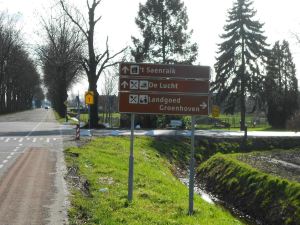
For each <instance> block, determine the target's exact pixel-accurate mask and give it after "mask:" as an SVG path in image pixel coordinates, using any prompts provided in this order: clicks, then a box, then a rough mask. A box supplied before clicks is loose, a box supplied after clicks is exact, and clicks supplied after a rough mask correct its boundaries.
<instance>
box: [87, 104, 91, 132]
mask: <svg viewBox="0 0 300 225" xmlns="http://www.w3.org/2000/svg"><path fill="white" fill-rule="evenodd" d="M88 112H89V130H90V129H91V105H88Z"/></svg>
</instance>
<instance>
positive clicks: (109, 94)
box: [101, 69, 118, 124]
mask: <svg viewBox="0 0 300 225" xmlns="http://www.w3.org/2000/svg"><path fill="white" fill-rule="evenodd" d="M117 74H118V72H117V69H115V70H114V71H113V72H111V71H108V72H105V73H104V80H103V82H104V85H103V88H102V98H101V104H102V107H103V109H102V110H103V118H104V122H106V123H110V124H112V113H113V112H114V110H115V107H114V105H115V101H116V99H117V97H116V95H115V93H116V92H117V84H118V79H117V78H118V77H117Z"/></svg>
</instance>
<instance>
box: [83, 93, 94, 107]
mask: <svg viewBox="0 0 300 225" xmlns="http://www.w3.org/2000/svg"><path fill="white" fill-rule="evenodd" d="M84 98H85V104H87V105H93V104H94V92H92V91H87V92H85V95H84Z"/></svg>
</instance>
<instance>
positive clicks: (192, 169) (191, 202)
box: [189, 116, 195, 215]
mask: <svg viewBox="0 0 300 225" xmlns="http://www.w3.org/2000/svg"><path fill="white" fill-rule="evenodd" d="M194 182H195V116H192V133H191V159H190V179H189V215H193V213H194Z"/></svg>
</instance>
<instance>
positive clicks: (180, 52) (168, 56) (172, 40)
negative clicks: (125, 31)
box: [131, 0, 198, 64]
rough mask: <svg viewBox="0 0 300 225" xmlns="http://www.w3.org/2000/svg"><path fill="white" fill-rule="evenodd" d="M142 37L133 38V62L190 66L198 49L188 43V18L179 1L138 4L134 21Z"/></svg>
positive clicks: (195, 45)
mask: <svg viewBox="0 0 300 225" xmlns="http://www.w3.org/2000/svg"><path fill="white" fill-rule="evenodd" d="M135 22H136V24H137V26H138V28H139V29H140V30H141V34H142V38H141V39H138V38H136V37H132V41H133V44H134V47H133V48H132V50H131V54H132V56H133V57H134V58H135V61H136V62H143V61H147V62H154V63H166V64H169V63H185V64H192V63H193V62H194V61H195V60H196V58H197V51H198V46H197V44H196V43H191V40H190V38H191V34H192V32H193V31H188V27H187V25H188V16H187V12H186V7H185V6H184V3H183V2H181V1H180V0H147V2H146V3H145V5H142V4H140V6H139V12H138V17H137V18H136V20H135Z"/></svg>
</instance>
